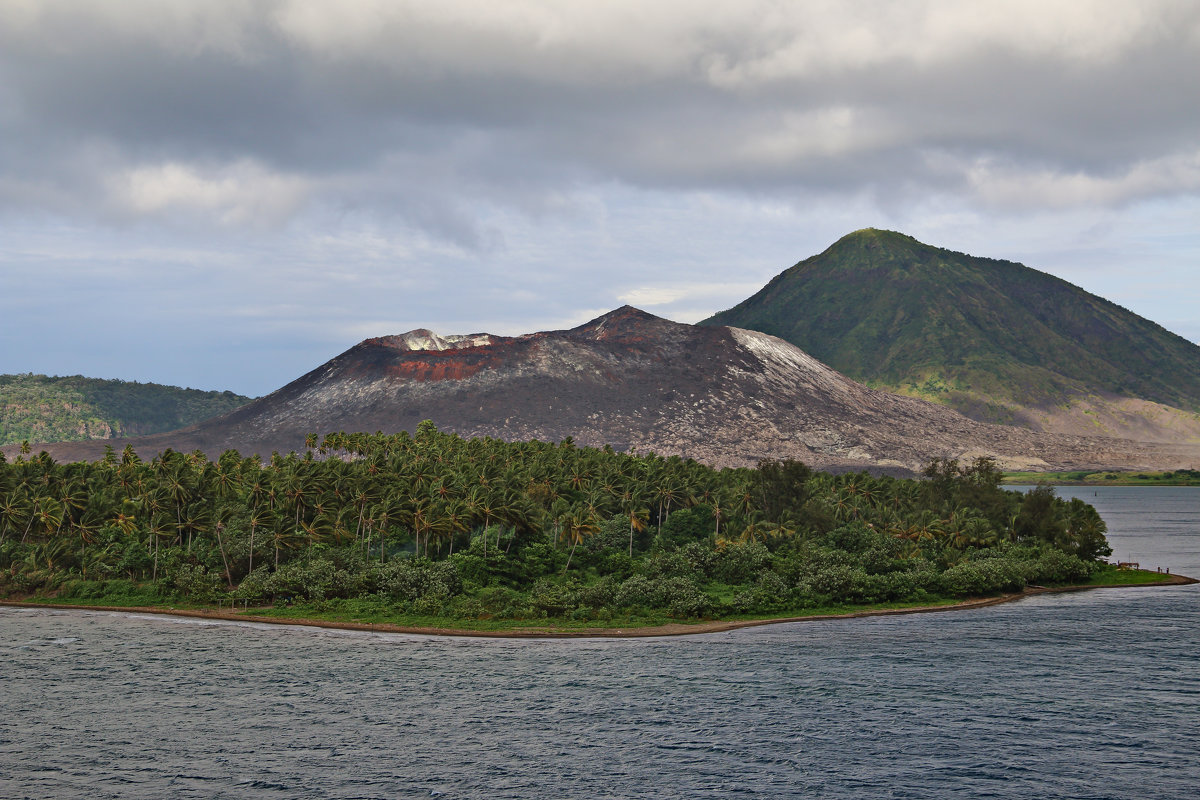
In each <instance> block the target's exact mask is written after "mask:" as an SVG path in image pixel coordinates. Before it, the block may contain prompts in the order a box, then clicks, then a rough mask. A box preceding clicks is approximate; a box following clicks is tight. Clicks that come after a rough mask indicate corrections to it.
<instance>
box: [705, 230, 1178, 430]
mask: <svg viewBox="0 0 1200 800" xmlns="http://www.w3.org/2000/svg"><path fill="white" fill-rule="evenodd" d="M701 324H702V325H733V326H737V327H741V328H749V329H751V330H757V331H762V332H764V333H769V334H772V335H774V336H778V337H780V338H782V339H786V340H787V341H789V342H791V343H792V344H794V345H796V346H797V347H799V348H801V349H802V350H805V351H806V352H808V353H810V354H812V355H813V356H814V357H816V358H818V359H820V360H821V361H823V362H825V363H826V364H829V365H830V366H831V367H833V368H834V369H836V370H838V371H839V372H842V373H844V374H846V375H849V376H850V377H852V378H854V379H855V380H859V381H862V382H864V383H866V384H867V385H869V386H874V387H876V388H883V389H888V390H890V391H896V392H901V393H904V394H911V395H915V396H918V397H922V398H924V399H927V400H933V401H935V402H940V403H944V404H946V405H949V406H951V407H953V408H955V409H957V410H959V411H961V412H963V413H964V414H966V415H967V416H971V417H974V418H975V419H979V420H982V421H987V422H1001V423H1006V424H1011V423H1017V424H1028V425H1030V427H1035V428H1041V429H1043V430H1058V431H1060V432H1064V433H1081V434H1089V433H1090V434H1105V433H1109V434H1113V435H1124V436H1130V437H1131V438H1142V439H1147V440H1150V439H1153V440H1158V441H1176V440H1178V441H1183V440H1187V439H1188V438H1192V437H1194V435H1195V430H1196V424H1195V423H1196V421H1197V420H1196V412H1200V347H1198V346H1197V345H1195V344H1193V343H1192V342H1189V341H1187V340H1186V339H1184V338H1183V337H1181V336H1177V335H1175V334H1173V333H1171V332H1170V331H1168V330H1165V329H1164V328H1162V327H1161V326H1159V325H1156V324H1155V323H1153V322H1151V321H1149V320H1146V319H1143V318H1142V317H1139V316H1138V315H1136V314H1134V313H1132V312H1130V311H1128V310H1127V309H1124V308H1122V307H1120V306H1118V305H1116V304H1114V303H1111V302H1109V301H1107V300H1105V299H1103V298H1101V297H1097V296H1096V295H1093V294H1090V293H1088V292H1086V291H1084V290H1083V289H1081V288H1079V287H1078V286H1074V285H1072V284H1070V283H1068V282H1066V281H1064V280H1061V279H1059V278H1056V277H1054V276H1052V275H1048V274H1046V273H1044V272H1039V271H1037V270H1034V269H1030V268H1029V267H1026V266H1024V265H1021V264H1017V263H1014V262H1011V261H1001V260H996V259H990V258H979V257H975V256H969V255H966V254H964V253H957V252H954V251H951V250H945V249H942V248H938V247H933V246H930V245H927V244H923V243H922V242H919V241H917V240H916V239H913V238H912V237H910V236H905V235H904V234H901V233H896V232H893V231H880V230H874V229H866V230H861V231H857V232H855V233H852V234H850V235H848V236H845V237H843V238H842V239H840V240H839V241H838V242H836V243H835V244H833V245H832V246H831V247H830V248H829V249H828V250H826V251H825V252H823V253H821V254H819V255H816V256H813V257H812V258H809V259H806V260H804V261H801V262H800V263H798V264H796V265H795V266H793V267H791V268H790V269H787V270H785V271H784V272H782V273H780V274H779V275H777V276H776V277H775V278H774V279H772V280H771V282H770V283H769V284H767V286H765V287H764V288H763V289H762V290H761V291H759V292H758V293H756V294H755V295H754V296H752V297H750V298H748V299H746V300H745V301H743V302H741V303H739V304H738V305H736V306H734V307H733V308H731V309H728V310H727V311H722V312H720V313H718V314H716V315H714V316H713V317H711V318H710V319H708V320H705V321H704V322H703V323H701ZM1115 398H1129V399H1131V400H1134V401H1138V400H1140V401H1150V402H1152V403H1155V404H1161V405H1159V406H1155V407H1150V406H1149V405H1146V404H1143V405H1140V406H1139V405H1137V404H1136V402H1130V403H1122V402H1119V401H1118V402H1114V399H1115ZM1072 405H1074V406H1075V408H1076V410H1077V411H1078V413H1077V414H1076V415H1075V416H1076V417H1078V419H1077V420H1076V422H1077V423H1079V424H1076V425H1075V426H1074V427H1071V426H1069V425H1065V424H1060V425H1058V426H1057V427H1056V425H1055V424H1054V422H1055V419H1054V417H1055V415H1059V416H1061V414H1060V412H1063V411H1064V410H1069V409H1068V408H1067V407H1068V406H1072ZM1162 406H1169V407H1171V409H1165V410H1164V409H1163V408H1162ZM1173 409H1179V410H1181V411H1180V413H1174V414H1173V413H1172V410H1173ZM1047 415H1049V418H1047ZM1088 415H1090V420H1091V424H1090V423H1089V422H1088V420H1089V416H1088ZM1139 415H1140V416H1141V417H1145V419H1140V418H1138V417H1139ZM1058 421H1059V422H1060V423H1061V422H1062V421H1061V420H1058ZM1105 426H1107V427H1108V428H1109V429H1108V430H1105V429H1104V428H1105ZM1155 427H1157V428H1161V429H1167V430H1166V432H1165V433H1163V434H1161V435H1159V434H1155V435H1150V434H1153V433H1154V430H1153V429H1154V428H1155ZM1172 429H1173V430H1175V431H1176V432H1177V433H1178V434H1179V435H1178V436H1172V434H1171V432H1170V431H1171V430H1172Z"/></svg>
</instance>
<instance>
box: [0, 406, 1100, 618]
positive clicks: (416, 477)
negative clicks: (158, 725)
mask: <svg viewBox="0 0 1200 800" xmlns="http://www.w3.org/2000/svg"><path fill="white" fill-rule="evenodd" d="M924 477H925V480H919V481H918V480H908V479H900V478H892V477H886V476H881V477H876V476H871V475H869V474H867V473H856V474H843V475H833V474H828V473H822V472H814V471H812V470H810V469H809V468H808V467H806V466H805V465H803V464H801V463H799V462H772V461H767V462H763V463H761V464H759V465H758V467H757V468H755V469H748V468H742V469H723V470H716V469H712V468H710V467H707V466H704V465H702V464H699V463H697V462H695V461H691V460H685V459H681V458H679V457H670V458H662V457H659V456H657V455H653V454H644V455H641V454H624V453H617V452H614V451H613V450H612V449H610V448H604V449H595V448H584V447H577V446H575V445H574V443H573V442H572V441H571V440H570V439H567V440H564V441H562V442H558V443H551V442H541V441H529V442H505V441H499V440H495V439H463V438H460V437H459V436H457V435H454V434H450V433H445V432H441V431H439V430H437V428H436V427H435V426H434V425H433V423H431V422H428V421H426V422H424V423H422V424H421V425H420V426H418V428H417V431H416V433H415V435H410V434H408V433H407V432H402V433H399V434H396V435H383V434H375V435H369V434H346V433H336V434H330V435H327V436H325V437H323V438H319V437H318V436H316V435H310V436H309V437H308V440H307V447H306V450H305V452H304V453H303V454H297V453H289V454H287V455H286V456H283V455H278V454H276V455H273V456H272V457H271V458H270V459H269V460H263V459H261V458H259V457H257V456H256V457H253V458H243V457H242V456H240V455H239V454H238V453H237V452H236V451H233V450H230V451H226V452H225V453H224V454H222V455H221V456H220V458H218V459H216V460H209V459H207V458H206V457H205V456H204V455H203V454H202V453H200V452H194V453H191V454H185V453H179V452H173V451H170V450H168V451H165V452H163V453H161V454H160V455H158V456H157V457H155V458H153V459H152V460H150V461H144V460H141V459H139V457H138V456H137V455H136V454H135V453H134V452H133V450H132V449H129V448H126V450H125V451H124V452H123V453H116V452H113V451H112V450H111V449H110V450H109V452H108V453H107V455H106V456H105V458H103V459H102V460H98V461H95V462H92V463H86V462H78V463H56V462H55V461H54V460H53V459H52V458H51V457H50V456H48V455H46V454H45V453H42V454H40V455H31V454H28V453H23V454H22V455H20V456H18V457H16V458H14V459H13V460H12V461H5V462H3V463H0V595H2V596H5V597H8V598H10V599H38V598H44V599H50V600H54V601H58V602H67V603H70V602H74V603H88V604H106V605H139V604H144V605H154V604H157V605H162V604H166V603H177V604H184V605H195V606H200V607H205V606H209V605H211V606H217V605H221V606H223V607H224V606H228V605H230V604H236V605H237V606H238V607H239V608H240V607H242V606H245V607H246V608H247V610H248V611H251V612H253V611H254V610H265V611H263V612H262V613H266V612H267V611H269V613H270V614H272V615H280V614H289V613H290V614H295V615H300V616H314V617H316V616H321V615H324V616H327V617H330V618H334V619H359V620H388V621H395V622H399V623H404V622H406V621H407V622H412V623H414V624H433V623H438V624H447V625H457V626H460V627H463V626H468V627H478V626H497V627H505V626H508V627H515V626H519V625H528V624H531V623H532V624H546V623H547V621H552V622H554V623H556V624H560V625H566V626H583V627H586V626H593V627H599V626H606V625H612V624H617V623H620V624H628V625H637V624H639V623H640V624H654V623H657V622H662V621H665V620H668V619H679V620H686V619H696V618H746V617H755V616H758V617H763V616H780V615H785V614H788V613H791V612H795V613H809V612H813V611H814V610H821V609H837V608H845V607H853V606H868V605H874V606H879V605H895V606H902V605H905V604H910V605H919V604H926V603H931V602H939V601H943V602H944V601H947V600H949V599H953V598H963V597H971V596H981V595H989V594H997V593H1005V592H1012V591H1018V590H1021V589H1022V588H1024V587H1025V586H1026V585H1029V584H1041V585H1053V584H1078V583H1084V582H1087V581H1088V580H1089V579H1093V580H1094V576H1095V575H1096V574H1097V573H1098V572H1100V571H1103V570H1105V569H1111V568H1109V567H1107V566H1106V565H1105V563H1104V562H1103V561H1102V558H1103V557H1104V556H1107V555H1109V554H1110V552H1111V551H1110V549H1109V547H1108V545H1107V543H1106V541H1105V537H1104V534H1105V525H1104V522H1103V521H1102V520H1101V519H1100V517H1099V515H1098V514H1097V513H1096V511H1095V510H1094V509H1093V508H1092V507H1091V506H1089V505H1087V504H1085V503H1083V502H1081V501H1080V500H1078V499H1075V500H1072V501H1071V502H1065V501H1063V500H1061V499H1058V498H1056V497H1055V496H1054V493H1053V491H1052V490H1051V489H1050V488H1049V487H1045V486H1042V487H1038V488H1036V489H1034V490H1032V491H1029V492H1026V493H1024V494H1021V493H1018V492H1013V491H1007V490H1005V489H1002V488H1000V486H999V481H1000V477H1001V473H1000V471H999V470H998V469H997V468H996V466H995V464H994V463H992V462H991V461H990V460H988V459H979V460H976V461H974V462H972V463H970V464H965V465H964V464H959V463H958V462H956V461H953V460H950V461H935V462H933V463H931V464H930V465H929V466H928V468H927V469H926V470H925V476H924Z"/></svg>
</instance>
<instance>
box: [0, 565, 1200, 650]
mask: <svg viewBox="0 0 1200 800" xmlns="http://www.w3.org/2000/svg"><path fill="white" fill-rule="evenodd" d="M1193 583H1200V581H1197V580H1196V579H1194V578H1189V577H1186V576H1183V575H1172V574H1167V573H1158V572H1151V571H1149V570H1106V571H1104V572H1101V573H1099V574H1097V575H1095V576H1093V577H1092V580H1091V582H1088V583H1083V584H1074V585H1070V586H1029V587H1027V588H1026V589H1025V590H1023V591H1021V592H1014V593H1011V594H1004V595H998V596H994V597H980V598H969V599H966V600H958V599H952V598H947V599H941V600H934V601H925V602H913V603H877V604H871V605H862V606H848V605H835V606H828V607H823V608H815V609H814V608H810V609H803V610H797V612H796V613H795V614H794V615H784V616H779V615H775V616H769V617H756V616H736V617H727V618H723V619H709V620H676V619H671V618H669V617H665V616H664V617H637V618H634V617H630V618H624V619H611V620H589V621H586V622H579V621H572V620H565V619H545V620H527V619H526V620H522V619H516V620H469V619H452V618H445V617H415V616H411V615H409V616H395V617H386V616H384V615H373V616H374V617H376V618H373V619H365V618H364V615H363V614H361V613H354V612H336V611H335V612H331V611H322V610H317V609H315V608H312V607H303V606H300V607H288V608H275V607H258V608H250V609H246V610H242V611H236V610H232V609H230V610H225V609H221V608H214V607H212V606H201V605H183V604H181V605H178V606H176V605H167V604H153V605H122V604H120V603H116V604H111V603H110V604H106V605H97V604H79V603H71V602H67V601H58V600H57V599H56V598H52V597H32V598H28V599H24V600H0V606H8V607H15V608H57V609H75V610H87V611H114V612H127V613H142V614H163V615H169V616H181V617H193V618H200V619H212V620H223V621H230V622H257V623H264V624H271V625H298V626H304V627H317V628H333V629H338V630H356V631H373V632H376V633H409V634H421V635H430V636H470V637H489V638H539V639H556V638H557V639H563V638H588V637H595V638H625V637H645V636H682V635H689V634H701V633H719V632H723V631H730V630H735V629H738V628H748V627H757V626H762V625H775V624H781V623H787V622H816V621H820V620H830V619H857V618H861V617H878V616H894V615H900V614H925V613H932V612H939V611H961V610H965V609H972V608H984V607H987V606H993V605H999V604H1001V603H1009V602H1012V601H1014V600H1020V599H1023V598H1025V597H1032V596H1034V595H1039V594H1056V593H1063V592H1077V591H1087V590H1090V589H1116V588H1134V587H1161V586H1182V585H1186V584H1193ZM131 602H137V601H131Z"/></svg>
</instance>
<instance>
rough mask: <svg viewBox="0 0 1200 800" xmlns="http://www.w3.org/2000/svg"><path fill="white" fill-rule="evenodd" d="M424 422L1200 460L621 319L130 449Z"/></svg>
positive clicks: (359, 365)
mask: <svg viewBox="0 0 1200 800" xmlns="http://www.w3.org/2000/svg"><path fill="white" fill-rule="evenodd" d="M424 419H431V420H433V421H434V422H435V423H436V424H437V425H438V427H439V428H441V429H443V430H449V431H454V432H456V433H459V434H461V435H463V436H493V437H498V438H502V439H507V440H521V439H533V438H537V439H548V440H561V439H563V438H566V437H568V436H570V437H572V438H573V439H574V441H575V442H576V443H578V444H581V445H592V446H603V445H606V444H607V445H611V446H612V447H613V448H614V449H617V450H620V451H627V450H630V449H633V450H637V451H639V452H643V451H654V452H657V453H659V454H662V455H674V454H677V455H681V456H684V457H690V458H695V459H697V460H699V461H702V462H706V463H709V464H713V465H717V466H739V465H749V464H753V463H755V462H757V461H758V460H760V459H762V458H777V459H779V458H796V459H800V460H803V461H805V462H807V463H809V464H811V465H813V466H815V467H820V468H827V469H837V470H843V469H858V468H863V467H870V468H873V469H881V470H888V471H893V472H898V473H904V472H908V471H913V470H918V469H920V467H921V466H923V465H924V464H925V463H927V462H928V460H929V459H931V458H934V457H962V458H970V457H973V456H976V455H991V456H995V457H996V458H997V459H998V460H999V461H1000V463H1001V464H1002V465H1003V466H1005V467H1009V468H1013V469H1042V468H1044V469H1076V468H1091V467H1095V468H1113V467H1125V468H1142V469H1146V468H1163V469H1168V468H1169V469H1175V468H1179V467H1185V466H1194V465H1195V464H1197V463H1200V448H1195V447H1188V446H1167V445H1161V444H1160V445H1154V444H1145V443H1138V442H1133V441H1129V440H1121V439H1111V438H1084V437H1077V436H1068V435H1056V434H1046V433H1037V432H1034V431H1030V430H1025V429H1021V428H1015V427H1010V426H1001V425H989V424H983V423H979V422H976V421H973V420H970V419H968V418H966V417H964V416H962V415H961V414H959V413H957V412H955V411H953V410H951V409H949V408H946V407H944V406H939V405H936V404H933V403H928V402H925V401H923V400H918V399H915V398H911V397H904V396H899V395H895V394H889V393H886V392H881V391H876V390H872V389H869V388H867V387H866V386H863V385H862V384H859V383H856V382H854V381H852V380H850V379H848V378H846V377H845V376H843V375H841V374H839V373H837V372H835V371H834V370H833V369H831V368H829V367H828V366H826V365H824V364H822V363H821V362H819V361H817V360H816V359H814V358H813V357H811V356H809V355H808V354H807V353H805V352H803V351H802V350H800V349H798V348H796V347H795V346H793V345H790V344H788V343H787V342H784V341H783V340H781V339H777V338H775V337H773V336H769V335H767V334H764V333H758V332H753V331H749V330H742V329H738V328H727V327H697V326H693V325H683V324H679V323H675V322H671V321H668V320H665V319H661V318H659V317H655V316H652V315H650V314H647V313H645V312H642V311H639V310H638V309H635V308H632V307H629V306H625V307H623V308H619V309H617V310H615V311H612V312H610V313H608V314H605V315H604V316H601V317H599V318H597V319H595V320H593V321H591V322H589V323H587V324H585V325H581V326H579V327H577V328H574V329H571V330H567V331H549V332H540V333H532V334H527V335H524V336H516V337H500V336H490V335H488V334H472V335H469V336H445V337H442V336H438V335H436V334H434V333H432V332H430V331H425V330H417V331H412V332H410V333H407V334H403V335H399V336H385V337H380V338H375V339H367V340H366V341H363V342H361V343H360V344H358V345H356V346H354V347H352V348H351V349H350V350H347V351H346V352H345V353H343V354H341V355H340V356H337V357H336V358H334V359H332V360H331V361H329V362H327V363H326V364H324V365H322V366H320V367H318V368H317V369H315V370H313V371H312V372H309V373H308V374H306V375H304V376H302V377H300V378H298V379H297V380H295V381H293V382H292V383H289V384H288V385H287V386H284V387H283V388H281V389H278V390H277V391H275V392H273V393H272V394H270V395H267V396H266V397H263V398H259V399H258V400H255V401H254V402H251V403H249V404H247V405H245V406H243V407H242V408H239V409H236V410H234V411H232V412H230V413H228V414H225V415H223V416H220V417H217V418H214V419H211V420H208V421H206V422H203V423H201V424H198V425H194V426H192V427H189V428H185V429H182V430H179V431H175V432H172V433H167V434H159V435H155V436H148V437H143V438H139V439H133V440H130V443H131V444H132V445H133V446H134V447H135V448H136V449H137V451H138V452H139V453H140V454H141V455H142V456H143V457H149V456H152V455H153V454H155V453H157V452H159V451H161V450H163V449H165V448H167V447H171V448H174V449H176V450H183V451H191V450H195V449H199V450H202V451H204V452H205V453H207V454H209V455H210V456H215V455H217V454H219V453H220V452H221V451H223V450H225V449H229V448H235V449H237V450H239V451H241V452H242V454H244V455H246V454H251V453H260V454H263V455H269V454H270V453H271V452H272V451H280V452H286V451H289V450H302V449H303V447H304V438H305V435H306V434H308V433H318V434H324V433H329V432H334V431H347V432H352V431H367V432H374V431H384V432H397V431H400V430H408V431H413V430H415V428H416V426H417V424H418V423H419V422H420V421H421V420H424ZM104 444H105V443H103V442H75V443H63V444H57V445H48V446H46V447H45V449H47V450H48V451H49V452H50V453H51V454H52V455H53V456H54V457H55V458H57V459H59V460H77V459H84V458H86V459H93V458H97V457H99V456H100V455H101V454H102V453H103V445H104ZM109 444H112V445H113V446H114V447H115V448H116V449H117V450H120V449H121V448H122V447H123V446H124V444H125V442H124V441H120V440H118V441H111V442H109ZM8 450H9V452H8V455H9V457H10V458H11V457H12V456H13V452H11V448H8Z"/></svg>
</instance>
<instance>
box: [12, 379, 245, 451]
mask: <svg viewBox="0 0 1200 800" xmlns="http://www.w3.org/2000/svg"><path fill="white" fill-rule="evenodd" d="M252 399H253V398H250V397H243V396H242V395H240V394H234V393H233V392H206V391H201V390H199V389H180V388H179V387H177V386H162V385H161V384H157V383H137V382H134V381H118V380H101V379H99V378H85V377H83V376H82V375H73V376H70V377H47V376H46V375H32V374H23V375H0V401H2V402H0V445H7V444H18V443H20V442H22V441H30V442H77V441H83V440H85V439H112V438H119V437H128V436H146V435H148V434H151V433H162V432H163V431H173V430H175V429H177V428H183V427H186V426H188V425H191V424H193V423H196V422H200V421H201V420H205V419H208V418H210V417H215V416H217V415H219V414H224V413H225V412H227V411H232V410H233V409H235V408H237V407H238V406H242V405H245V404H246V403H249V402H250V400H252Z"/></svg>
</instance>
